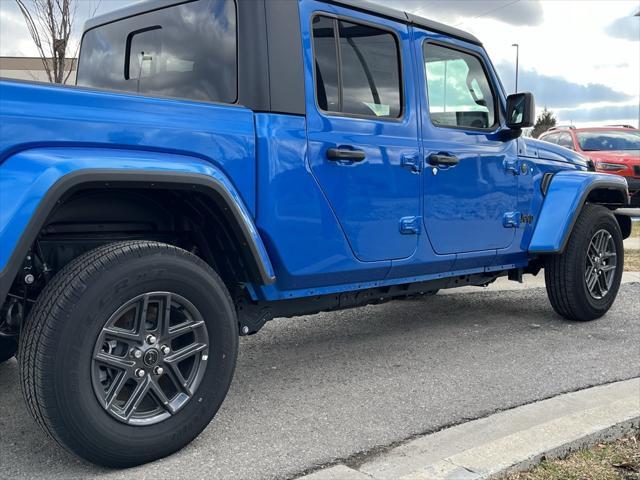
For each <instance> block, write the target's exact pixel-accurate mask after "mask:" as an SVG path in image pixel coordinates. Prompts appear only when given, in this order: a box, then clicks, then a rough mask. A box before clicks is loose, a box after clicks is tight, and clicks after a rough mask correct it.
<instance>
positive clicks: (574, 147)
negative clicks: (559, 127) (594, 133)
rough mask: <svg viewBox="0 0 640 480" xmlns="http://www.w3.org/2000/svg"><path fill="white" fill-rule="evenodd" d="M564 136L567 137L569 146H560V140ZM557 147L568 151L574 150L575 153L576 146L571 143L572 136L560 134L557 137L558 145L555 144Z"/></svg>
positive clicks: (564, 133) (567, 133) (566, 133)
mask: <svg viewBox="0 0 640 480" xmlns="http://www.w3.org/2000/svg"><path fill="white" fill-rule="evenodd" d="M565 135H566V136H567V137H569V144H570V145H569V146H566V145H561V144H560V139H561V138H562V137H563V136H565ZM557 145H559V146H561V147H564V148H568V149H569V150H574V151H575V149H576V146H575V144H574V142H573V135H571V133H570V132H560V133H559V135H558V143H557Z"/></svg>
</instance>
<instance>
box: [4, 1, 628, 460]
mask: <svg viewBox="0 0 640 480" xmlns="http://www.w3.org/2000/svg"><path fill="white" fill-rule="evenodd" d="M0 89H1V90H0V206H1V210H0V268H1V272H0V281H1V283H0V305H2V310H1V315H0V361H4V360H7V359H9V358H11V357H13V356H14V355H16V352H17V358H18V364H19V368H20V378H21V387H22V391H23V394H24V398H25V401H26V403H27V405H28V407H29V410H30V412H31V413H32V415H33V417H34V418H35V420H36V421H37V423H38V424H39V425H40V426H41V427H42V428H43V430H44V431H45V432H46V433H48V434H49V435H50V436H51V437H52V438H53V439H55V440H56V441H57V442H58V443H59V444H60V445H62V446H64V447H66V448H68V449H69V450H71V451H73V452H75V453H76V454H78V455H80V456H81V457H83V458H85V459H88V460H90V461H92V462H95V463H98V464H102V465H108V466H120V467H122V466H130V465H135V464H139V463H143V462H148V461H151V460H154V459H157V458H160V457H163V456H166V455H168V454H170V453H172V452H174V451H176V450H178V449H179V448H181V447H183V446H184V445H186V444H187V443H188V442H190V441H191V440H192V439H194V438H195V437H196V436H197V435H198V434H199V433H200V432H201V431H202V430H203V429H204V428H205V427H206V426H207V424H208V423H209V422H210V421H211V419H212V418H213V417H214V415H215V414H216V412H217V410H218V408H219V407H220V405H221V404H222V402H223V399H224V398H225V395H226V393H227V390H228V388H229V384H230V382H231V379H232V376H233V372H234V367H235V363H236V356H237V351H238V337H239V336H240V335H248V334H253V333H256V332H257V331H259V330H260V328H261V327H262V326H263V325H264V324H265V322H267V321H269V320H270V319H272V318H274V317H292V316H296V315H303V314H309V313H313V312H319V311H327V310H335V309H342V308H349V307H356V306H360V305H365V304H372V303H380V302H384V301H388V300H392V299H400V298H406V297H410V296H416V295H428V294H434V293H435V292H437V291H438V290H439V289H444V288H450V287H459V286H462V285H474V286H485V285H487V284H489V283H491V282H493V281H494V280H495V279H496V278H498V277H501V276H508V278H509V279H511V280H514V281H519V280H521V279H522V276H523V274H526V273H528V274H538V273H539V272H540V271H541V270H542V269H544V275H545V279H546V287H547V291H548V295H549V299H550V303H551V306H552V307H553V309H554V310H555V311H556V312H557V313H558V314H559V315H560V316H562V317H564V318H567V319H570V320H583V321H585V320H592V319H595V318H598V317H600V316H602V315H604V314H605V313H606V312H607V310H608V309H609V308H610V307H611V305H612V303H613V301H614V300H615V297H616V295H617V292H618V289H619V285H620V280H621V275H622V270H623V245H622V241H623V238H625V237H627V236H628V235H629V234H630V230H631V221H630V219H629V218H628V217H625V216H623V215H621V214H619V213H617V212H616V209H617V208H618V207H620V206H623V205H625V204H627V202H628V191H627V184H626V182H625V181H624V179H623V178H620V177H616V176H611V175H607V174H599V173H595V172H593V171H590V170H592V168H591V166H590V165H589V163H588V162H587V161H586V160H585V159H584V158H583V157H581V156H579V155H578V154H576V153H575V152H572V151H570V150H567V149H564V148H562V147H559V146H556V145H552V144H549V143H545V142H540V141H536V140H532V139H529V138H524V137H523V135H522V129H523V128H525V127H529V126H531V125H532V123H533V120H534V114H535V112H534V110H535V106H534V100H533V97H532V95H531V94H530V93H516V94H512V95H507V94H506V92H505V90H504V88H503V87H502V84H501V83H500V80H499V78H498V76H497V74H496V71H495V69H494V67H493V66H492V64H491V61H490V60H489V58H488V56H487V54H486V52H485V50H484V49H483V47H482V44H481V42H480V41H479V40H478V39H477V38H475V37H474V36H473V35H470V34H469V33H466V32H464V31H461V30H458V29H455V28H451V27H448V26H445V25H442V24H439V23H436V22H433V21H430V20H427V19H424V18H420V17H418V16H415V15H412V14H409V13H405V12H400V11H396V10H392V9H388V8H385V7H381V6H376V5H373V4H368V3H365V2H361V1H356V0H297V1H291V0H195V1H184V0H157V1H154V2H146V3H139V4H135V5H132V6H130V7H127V8H126V9H124V10H120V11H117V12H115V13H111V14H108V15H105V16H101V17H98V18H94V19H92V20H90V21H89V22H88V24H87V25H86V27H85V31H84V34H83V37H82V44H81V50H80V57H79V65H78V71H77V85H76V86H72V87H67V86H53V85H45V84H38V83H29V82H19V81H9V80H3V81H2V82H0ZM425 305H427V304H425ZM550 311H551V310H550ZM451 321H452V322H455V318H452V319H451Z"/></svg>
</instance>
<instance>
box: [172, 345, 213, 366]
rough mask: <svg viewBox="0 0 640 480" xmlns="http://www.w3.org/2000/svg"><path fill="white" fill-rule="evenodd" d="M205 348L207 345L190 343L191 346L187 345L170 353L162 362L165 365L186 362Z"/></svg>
mask: <svg viewBox="0 0 640 480" xmlns="http://www.w3.org/2000/svg"><path fill="white" fill-rule="evenodd" d="M206 348H207V345H206V344H204V343H192V344H191V345H188V346H186V347H184V348H181V349H180V350H178V351H176V352H174V353H172V354H171V355H169V356H168V357H166V358H165V359H164V361H165V363H170V364H178V363H180V362H181V361H182V360H186V359H187V358H189V357H191V356H193V355H195V354H196V353H198V352H201V351H202V350H204V349H206Z"/></svg>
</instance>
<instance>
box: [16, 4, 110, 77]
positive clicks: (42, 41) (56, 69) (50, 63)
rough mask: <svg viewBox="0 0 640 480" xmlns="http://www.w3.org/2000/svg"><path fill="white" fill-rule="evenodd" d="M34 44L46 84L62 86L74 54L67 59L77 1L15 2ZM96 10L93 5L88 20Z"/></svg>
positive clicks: (75, 54)
mask: <svg viewBox="0 0 640 480" xmlns="http://www.w3.org/2000/svg"><path fill="white" fill-rule="evenodd" d="M15 1H16V3H17V4H18V7H19V8H20V11H21V12H22V16H23V17H24V19H25V22H26V23H27V28H28V30H29V34H30V35H31V38H32V39H33V42H34V43H35V44H36V48H37V49H38V55H39V56H40V59H41V60H42V66H43V67H44V70H45V72H47V76H48V77H49V81H50V82H54V83H66V82H67V80H68V79H69V76H70V75H71V71H72V70H73V64H74V62H75V61H76V60H75V58H76V57H77V54H78V48H79V45H78V46H77V47H76V49H75V52H74V53H73V54H72V55H71V58H68V57H67V55H69V48H70V45H69V40H70V38H71V34H72V33H73V28H74V26H75V19H76V13H77V8H78V3H77V2H78V0H15ZM97 8H98V5H96V4H94V6H93V9H92V12H91V16H93V15H94V14H95V12H96V10H97Z"/></svg>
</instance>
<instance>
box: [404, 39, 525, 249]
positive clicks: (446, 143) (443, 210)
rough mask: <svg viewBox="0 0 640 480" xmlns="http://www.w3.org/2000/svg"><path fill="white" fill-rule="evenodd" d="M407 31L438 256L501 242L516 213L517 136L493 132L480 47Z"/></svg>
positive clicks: (496, 126) (490, 89) (494, 116)
mask: <svg viewBox="0 0 640 480" xmlns="http://www.w3.org/2000/svg"><path fill="white" fill-rule="evenodd" d="M414 35H415V37H414V38H415V40H416V41H415V43H414V45H415V54H416V58H417V59H419V60H418V61H419V62H420V65H421V67H422V68H421V71H419V72H417V73H418V78H421V85H420V86H419V87H418V88H419V91H420V95H421V100H422V102H423V108H422V128H421V130H422V145H423V148H424V155H425V160H426V162H427V168H426V170H425V172H424V206H423V208H424V221H425V225H426V229H427V233H428V236H429V240H430V241H431V244H432V246H433V248H434V250H435V251H436V252H437V253H438V254H452V253H465V252H479V251H486V250H494V249H501V248H506V247H508V246H509V245H510V244H511V243H512V242H513V239H514V236H515V229H514V228H513V227H514V225H513V224H511V223H510V221H511V219H516V218H517V212H516V207H517V193H518V177H517V175H518V163H517V162H518V156H517V142H516V140H515V139H506V138H504V137H503V136H502V135H501V134H500V133H499V130H500V117H501V115H500V105H501V98H500V97H499V95H500V94H501V92H500V91H499V90H498V89H497V88H495V86H494V85H496V83H495V82H496V80H495V79H494V77H493V76H492V75H491V74H490V69H489V68H488V65H487V61H486V59H485V56H484V52H483V50H482V48H481V47H479V46H475V45H471V44H467V43H466V42H462V41H458V40H455V39H449V38H446V37H443V36H442V35H439V34H434V33H430V32H427V31H423V30H420V29H416V30H415V31H414Z"/></svg>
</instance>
